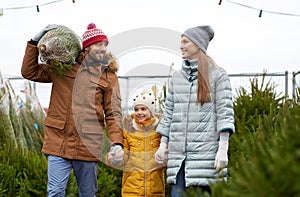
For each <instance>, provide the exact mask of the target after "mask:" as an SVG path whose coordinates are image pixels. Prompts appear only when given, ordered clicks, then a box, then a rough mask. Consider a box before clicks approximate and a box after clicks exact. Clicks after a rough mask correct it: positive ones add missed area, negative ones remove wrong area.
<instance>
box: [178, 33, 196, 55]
mask: <svg viewBox="0 0 300 197" xmlns="http://www.w3.org/2000/svg"><path fill="white" fill-rule="evenodd" d="M180 50H181V55H182V58H183V59H189V60H194V59H197V58H198V55H199V50H200V49H199V47H198V46H197V45H195V44H194V43H193V42H192V41H191V40H190V39H189V38H188V37H186V36H182V37H181V43H180Z"/></svg>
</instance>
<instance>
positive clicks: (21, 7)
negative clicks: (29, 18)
mask: <svg viewBox="0 0 300 197" xmlns="http://www.w3.org/2000/svg"><path fill="white" fill-rule="evenodd" d="M60 1H64V0H56V1H50V2H48V3H43V4H39V5H31V6H19V7H9V8H0V16H2V15H3V13H4V10H18V9H27V8H34V7H36V11H37V12H40V7H41V6H44V5H49V4H53V3H57V2H60ZM72 1H73V3H75V0H72Z"/></svg>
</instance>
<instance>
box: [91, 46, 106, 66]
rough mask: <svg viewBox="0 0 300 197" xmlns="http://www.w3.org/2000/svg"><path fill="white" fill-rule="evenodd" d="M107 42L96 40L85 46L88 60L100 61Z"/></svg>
mask: <svg viewBox="0 0 300 197" xmlns="http://www.w3.org/2000/svg"><path fill="white" fill-rule="evenodd" d="M106 47H107V42H97V43H94V44H92V45H90V46H89V47H87V51H88V58H89V59H88V60H89V61H90V62H94V63H97V62H99V63H100V62H101V61H102V60H103V59H104V56H105V53H106Z"/></svg>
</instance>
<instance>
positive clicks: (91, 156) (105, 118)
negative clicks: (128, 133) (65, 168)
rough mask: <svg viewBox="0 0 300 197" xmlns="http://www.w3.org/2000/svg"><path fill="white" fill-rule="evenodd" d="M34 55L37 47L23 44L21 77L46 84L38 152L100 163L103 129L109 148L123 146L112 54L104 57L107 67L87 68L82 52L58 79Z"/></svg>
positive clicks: (118, 94)
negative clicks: (46, 102)
mask: <svg viewBox="0 0 300 197" xmlns="http://www.w3.org/2000/svg"><path fill="white" fill-rule="evenodd" d="M38 56H39V51H38V48H37V46H35V45H34V44H32V43H30V42H28V43H27V46H26V51H25V55H24V58H23V64H22V68H21V73H22V76H23V77H24V78H26V79H28V80H31V81H35V82H43V83H52V89H51V97H50V104H49V109H48V113H47V116H46V119H45V121H44V123H45V127H46V129H45V136H44V143H43V147H42V152H43V153H45V154H49V155H54V156H59V157H63V158H66V159H76V160H83V161H100V160H101V158H102V151H103V150H102V149H103V148H102V147H103V145H104V144H103V140H104V139H105V132H104V128H105V127H107V134H108V138H109V141H110V144H120V145H123V136H122V128H121V116H122V111H121V96H120V88H119V82H118V77H117V75H116V72H117V71H118V64H117V62H116V60H115V59H114V58H112V55H111V54H110V55H109V54H108V55H107V58H109V59H110V61H109V63H108V64H99V65H89V66H88V65H86V63H85V60H84V57H85V56H86V54H85V53H83V52H81V53H80V55H79V56H78V58H77V62H76V63H75V64H73V66H72V70H70V71H66V72H65V73H64V76H63V77H60V76H57V75H55V74H53V72H50V71H49V70H48V69H47V65H46V64H42V63H40V62H39V61H38Z"/></svg>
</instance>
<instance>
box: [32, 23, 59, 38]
mask: <svg viewBox="0 0 300 197" xmlns="http://www.w3.org/2000/svg"><path fill="white" fill-rule="evenodd" d="M56 28H58V25H55V24H49V25H47V26H46V27H45V28H44V29H42V30H41V31H40V32H39V33H38V34H36V35H35V36H34V37H33V38H32V40H33V41H36V42H38V41H40V39H41V38H42V37H43V35H45V33H47V32H48V31H50V30H52V29H56Z"/></svg>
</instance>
